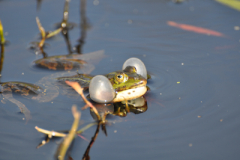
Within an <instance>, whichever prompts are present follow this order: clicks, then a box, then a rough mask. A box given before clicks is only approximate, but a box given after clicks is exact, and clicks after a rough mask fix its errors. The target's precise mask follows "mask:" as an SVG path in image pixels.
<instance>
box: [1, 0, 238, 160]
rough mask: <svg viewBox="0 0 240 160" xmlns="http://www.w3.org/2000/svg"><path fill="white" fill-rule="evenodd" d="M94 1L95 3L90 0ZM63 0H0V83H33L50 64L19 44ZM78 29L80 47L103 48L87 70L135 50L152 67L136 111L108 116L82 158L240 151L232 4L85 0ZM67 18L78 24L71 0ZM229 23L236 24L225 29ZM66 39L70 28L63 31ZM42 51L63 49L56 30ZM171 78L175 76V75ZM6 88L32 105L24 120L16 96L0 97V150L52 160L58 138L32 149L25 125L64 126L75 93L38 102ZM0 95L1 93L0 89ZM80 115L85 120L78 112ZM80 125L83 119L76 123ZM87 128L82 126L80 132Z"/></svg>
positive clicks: (78, 153) (80, 143)
mask: <svg viewBox="0 0 240 160" xmlns="http://www.w3.org/2000/svg"><path fill="white" fill-rule="evenodd" d="M97 2H99V4H98V5H94V3H97ZM63 5H64V1H59V0H45V1H43V2H42V4H41V8H40V10H39V11H38V12H37V10H36V1H33V0H21V1H20V0H11V1H10V0H8V1H7V0H1V1H0V19H1V21H2V23H3V27H4V30H5V32H7V36H6V39H7V40H9V41H10V44H9V45H7V46H6V47H5V60H4V65H3V71H2V78H1V81H2V82H6V81H23V82H29V83H35V82H37V81H38V80H40V79H41V78H43V77H45V76H49V75H50V74H53V73H55V72H54V71H47V70H41V69H37V68H34V67H32V65H31V63H32V62H33V61H34V60H36V59H39V58H41V55H35V54H34V53H33V51H31V50H29V49H28V46H29V43H30V42H31V41H39V39H38V32H39V31H38V28H37V25H36V21H35V18H36V16H38V17H39V18H40V20H41V23H42V25H43V26H44V28H45V29H46V30H54V24H55V23H58V22H60V21H61V20H62V11H63ZM86 9H87V12H86V15H87V18H88V21H89V22H90V24H91V28H90V29H89V30H87V37H86V39H85V40H86V43H85V44H84V47H83V52H84V53H88V52H93V51H96V50H101V49H103V50H105V54H106V55H107V57H105V58H104V59H103V60H102V61H100V62H99V63H98V64H97V65H96V69H95V70H94V71H93V72H92V73H93V74H104V73H108V72H111V71H115V70H119V69H121V67H122V64H123V63H124V61H125V60H126V59H128V58H130V57H138V58H140V59H141V60H142V61H143V62H144V63H145V65H146V67H147V69H148V71H149V72H150V73H152V79H151V80H150V81H149V87H150V89H151V91H150V92H148V93H147V94H146V99H147V101H148V110H147V111H146V112H145V113H142V114H133V113H129V114H128V115H127V116H126V117H124V118H120V117H112V118H111V119H110V120H109V121H111V122H114V123H111V125H109V126H107V132H108V136H107V137H106V136H105V135H104V134H103V132H102V131H100V132H99V135H98V137H97V139H96V142H95V143H94V145H93V147H92V149H91V151H90V157H91V159H138V160H145V159H164V160H175V159H183V160H186V159H188V160H192V159H211V160H219V159H231V160H235V159H236V160H237V159H239V157H240V138H239V136H240V116H239V114H240V107H239V104H240V41H239V40H240V30H237V29H236V27H235V26H240V21H239V17H240V12H239V11H237V10H233V9H231V8H228V7H226V6H223V5H221V4H219V3H217V2H215V1H212V0H201V1H197V0H189V1H185V2H183V3H181V4H176V3H174V2H173V1H168V0H159V1H157V0H148V1H146V0H138V1H137V0H130V1H129V0H122V1H111V0H105V1H101V0H100V1H96V0H95V1H93V0H92V1H88V2H87V8H86ZM69 21H70V22H74V23H77V24H79V23H80V15H79V1H77V0H72V1H71V2H70V13H69ZM167 21H174V22H177V23H182V24H188V25H193V26H198V27H203V28H207V29H211V30H215V31H218V32H221V33H223V34H224V35H226V37H216V36H208V35H204V34H198V33H194V32H190V31H186V30H181V29H179V28H176V27H172V26H169V25H168V24H167ZM234 27H235V29H234ZM69 33H70V41H71V43H72V45H73V46H74V45H75V44H77V40H78V39H79V37H80V30H79V27H76V28H74V29H73V30H71V31H70V32H69ZM47 43H49V44H50V47H47V48H46V49H45V51H46V52H47V53H48V54H49V55H64V54H67V53H68V51H67V47H66V44H65V41H64V39H63V37H62V35H61V34H59V35H57V36H56V37H54V38H52V39H50V40H47ZM179 82H180V83H179ZM14 97H15V98H16V99H17V100H19V101H21V102H22V103H23V104H25V105H26V107H27V108H28V109H29V110H30V111H31V115H32V119H30V120H29V122H28V123H27V124H26V123H25V121H24V120H22V118H24V115H23V114H21V113H19V109H18V107H17V106H16V105H15V104H12V103H11V102H9V101H5V104H3V103H0V117H1V118H0V122H1V123H0V128H1V129H0V137H1V138H0V159H2V160H6V159H41V160H42V159H53V157H54V154H55V151H56V149H57V144H59V143H60V142H59V141H60V140H59V139H54V140H53V141H51V142H49V143H48V144H46V145H45V146H43V147H41V148H39V149H36V146H37V145H38V144H39V143H40V142H41V141H42V140H43V134H41V133H38V132H37V131H36V130H35V129H34V127H35V126H39V127H42V128H45V129H49V130H64V129H69V128H70V127H71V125H72V121H73V117H72V114H71V106H72V105H73V104H77V106H78V108H79V109H80V108H81V107H83V106H84V103H83V101H82V100H81V98H80V97H78V98H69V97H68V96H66V95H59V96H58V97H57V98H55V99H54V100H53V101H51V102H53V103H51V102H48V103H37V102H36V101H33V100H29V99H24V98H21V97H20V96H17V95H14ZM1 100H2V97H1ZM81 120H82V122H83V123H84V124H88V123H89V122H93V121H94V120H93V119H92V117H91V116H90V114H89V110H88V109H87V110H84V111H82V117H81ZM82 126H84V125H82ZM95 130H96V127H95V126H94V127H92V128H90V129H89V130H87V131H86V132H84V133H83V136H84V137H85V138H87V139H88V140H90V139H91V137H92V136H93V135H94V132H95ZM88 143H89V142H88V141H85V140H83V139H81V138H80V137H78V138H77V139H76V141H75V143H74V146H73V149H72V151H71V156H72V158H73V159H81V158H82V156H83V154H84V152H85V150H86V148H87V146H88Z"/></svg>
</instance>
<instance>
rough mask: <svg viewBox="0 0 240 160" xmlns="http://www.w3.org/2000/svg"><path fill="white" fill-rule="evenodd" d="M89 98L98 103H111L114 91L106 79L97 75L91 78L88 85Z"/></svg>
mask: <svg viewBox="0 0 240 160" xmlns="http://www.w3.org/2000/svg"><path fill="white" fill-rule="evenodd" d="M89 94H90V98H91V99H92V100H93V101H95V102H98V103H108V102H111V101H112V100H113V99H114V97H115V91H114V89H113V86H112V84H111V82H110V81H109V80H108V79H107V77H105V76H102V75H97V76H95V77H93V78H92V80H91V82H90V84H89Z"/></svg>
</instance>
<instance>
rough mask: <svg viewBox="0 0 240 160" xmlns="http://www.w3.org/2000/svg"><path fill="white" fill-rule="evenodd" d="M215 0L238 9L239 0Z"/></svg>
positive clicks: (239, 9)
mask: <svg viewBox="0 0 240 160" xmlns="http://www.w3.org/2000/svg"><path fill="white" fill-rule="evenodd" d="M215 1H216V2H219V3H221V4H223V5H226V6H228V7H231V8H233V9H236V10H238V11H240V1H239V0H231V1H229V0H215Z"/></svg>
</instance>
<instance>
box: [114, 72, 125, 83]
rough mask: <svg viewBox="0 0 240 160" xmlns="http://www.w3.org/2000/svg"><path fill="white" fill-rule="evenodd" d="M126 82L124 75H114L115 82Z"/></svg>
mask: <svg viewBox="0 0 240 160" xmlns="http://www.w3.org/2000/svg"><path fill="white" fill-rule="evenodd" d="M127 80H128V76H127V75H126V74H124V73H118V74H116V75H115V82H117V83H122V82H126V81H127Z"/></svg>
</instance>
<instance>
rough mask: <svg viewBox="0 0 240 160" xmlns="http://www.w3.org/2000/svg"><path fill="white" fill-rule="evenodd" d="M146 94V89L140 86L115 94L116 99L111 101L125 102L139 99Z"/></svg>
mask: <svg viewBox="0 0 240 160" xmlns="http://www.w3.org/2000/svg"><path fill="white" fill-rule="evenodd" d="M146 92H147V87H146V85H145V86H141V87H137V88H133V89H128V90H125V91H120V92H117V94H116V97H115V98H114V99H113V102H121V101H126V100H131V99H135V98H138V97H141V96H142V95H144V94H145V93H146Z"/></svg>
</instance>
